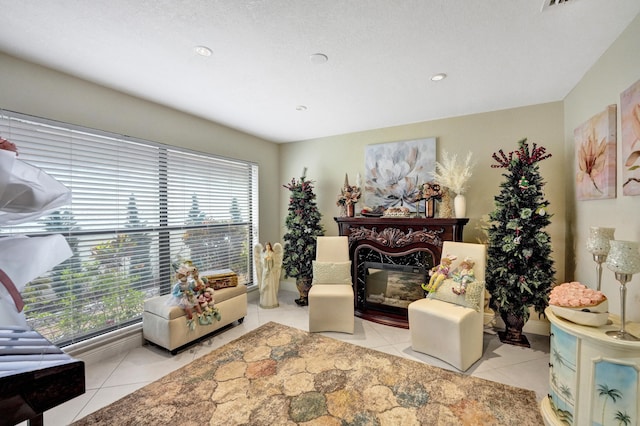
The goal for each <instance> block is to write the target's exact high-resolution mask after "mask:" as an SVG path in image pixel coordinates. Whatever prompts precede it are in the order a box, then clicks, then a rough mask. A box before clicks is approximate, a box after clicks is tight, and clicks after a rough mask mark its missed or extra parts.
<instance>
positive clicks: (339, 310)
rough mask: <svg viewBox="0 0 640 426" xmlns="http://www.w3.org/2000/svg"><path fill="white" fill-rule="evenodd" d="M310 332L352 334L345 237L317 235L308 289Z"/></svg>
mask: <svg viewBox="0 0 640 426" xmlns="http://www.w3.org/2000/svg"><path fill="white" fill-rule="evenodd" d="M308 301H309V331H310V332H318V331H339V332H343V333H351V334H353V327H354V298H353V286H352V283H351V261H350V260H349V240H348V238H347V237H318V238H317V246H316V260H315V261H314V262H313V281H312V285H311V289H310V290H309V299H308Z"/></svg>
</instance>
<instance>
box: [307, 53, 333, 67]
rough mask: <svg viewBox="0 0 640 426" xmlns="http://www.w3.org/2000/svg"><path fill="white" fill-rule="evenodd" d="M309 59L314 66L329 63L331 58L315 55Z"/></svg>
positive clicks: (319, 54) (321, 54)
mask: <svg viewBox="0 0 640 426" xmlns="http://www.w3.org/2000/svg"><path fill="white" fill-rule="evenodd" d="M309 59H310V60H311V63H312V64H316V65H320V64H324V63H325V62H327V61H328V60H329V57H328V56H327V55H325V54H324V53H314V54H313V55H311V56H309Z"/></svg>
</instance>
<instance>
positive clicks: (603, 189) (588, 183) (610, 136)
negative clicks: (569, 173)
mask: <svg viewBox="0 0 640 426" xmlns="http://www.w3.org/2000/svg"><path fill="white" fill-rule="evenodd" d="M616 126H617V125H616V105H609V106H608V107H607V108H606V109H605V110H604V111H602V112H600V113H599V114H596V115H595V116H593V117H591V118H590V119H589V120H587V121H586V122H585V123H583V124H582V125H581V126H579V127H578V128H576V129H575V130H574V132H573V135H574V139H575V147H576V169H575V170H576V196H577V198H578V200H601V199H606V198H615V197H616Z"/></svg>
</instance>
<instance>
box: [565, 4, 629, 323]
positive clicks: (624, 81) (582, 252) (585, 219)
mask: <svg viewBox="0 0 640 426" xmlns="http://www.w3.org/2000/svg"><path fill="white" fill-rule="evenodd" d="M638 80H640V15H639V16H637V17H636V18H635V20H634V21H633V22H632V23H631V25H629V27H627V28H626V29H625V31H624V32H623V33H622V35H621V36H620V37H619V38H618V40H617V41H616V42H615V43H614V44H613V45H611V47H610V48H609V49H608V50H607V52H606V53H605V54H604V55H603V56H602V57H601V58H600V59H599V60H598V61H597V62H596V64H595V65H594V66H593V67H592V68H591V69H590V70H589V72H587V73H586V74H585V76H584V77H583V78H582V80H581V81H580V83H579V84H578V85H577V86H576V87H575V88H574V89H573V91H572V92H571V93H570V94H569V95H568V96H567V97H566V98H565V100H564V117H565V123H564V138H565V155H566V157H567V158H568V159H571V158H574V156H575V143H574V137H573V131H574V129H575V128H576V127H578V126H579V125H581V124H582V123H584V122H585V121H586V120H588V119H589V118H590V117H592V116H594V115H595V114H597V113H599V112H601V111H604V109H605V108H606V107H607V105H611V104H616V105H617V111H618V113H617V122H618V131H617V134H618V138H617V140H618V148H617V158H618V160H617V168H616V173H617V191H616V192H617V197H616V198H613V199H607V200H589V201H576V199H575V195H574V182H575V173H576V170H575V165H574V164H573V161H571V162H568V163H567V165H568V166H569V165H570V166H571V167H567V169H566V174H565V181H566V185H567V193H568V194H571V197H569V198H568V199H567V207H568V208H567V212H568V217H567V224H568V226H569V229H568V231H569V232H568V234H569V236H570V238H569V239H568V241H567V245H568V246H567V250H566V251H567V260H566V262H567V265H570V267H571V269H572V270H573V269H574V268H575V280H576V281H580V282H582V283H585V284H589V285H591V286H592V287H595V285H596V282H597V275H596V269H595V267H596V264H595V262H593V259H592V256H591V254H590V253H589V252H587V250H586V248H585V246H586V239H587V237H588V235H589V227H591V226H604V227H612V228H616V232H615V238H616V239H618V240H631V241H640V196H624V195H622V164H623V162H624V160H622V155H621V142H620V141H621V139H620V135H621V130H620V93H621V92H623V91H624V90H625V89H627V88H628V87H629V86H630V85H632V84H633V83H635V82H636V81H638ZM619 287H620V286H619V283H618V281H616V280H615V276H614V273H613V272H611V271H609V270H608V269H607V267H606V266H604V270H603V273H602V290H603V292H604V293H605V294H606V296H607V298H608V299H609V311H610V312H614V313H619V312H620V298H619ZM626 317H627V320H630V321H635V322H637V321H640V274H636V275H634V277H633V279H632V281H631V282H629V283H628V284H627V309H626Z"/></svg>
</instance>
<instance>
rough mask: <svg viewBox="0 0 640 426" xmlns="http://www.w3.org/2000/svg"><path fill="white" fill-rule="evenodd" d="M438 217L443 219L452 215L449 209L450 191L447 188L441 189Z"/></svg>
mask: <svg viewBox="0 0 640 426" xmlns="http://www.w3.org/2000/svg"><path fill="white" fill-rule="evenodd" d="M438 217H441V218H443V219H449V218H451V217H453V211H452V210H451V193H450V191H449V190H448V189H447V188H445V189H444V191H442V200H440V205H439V206H438Z"/></svg>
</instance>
